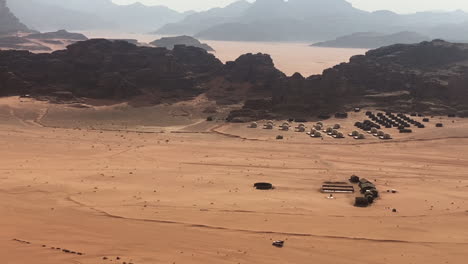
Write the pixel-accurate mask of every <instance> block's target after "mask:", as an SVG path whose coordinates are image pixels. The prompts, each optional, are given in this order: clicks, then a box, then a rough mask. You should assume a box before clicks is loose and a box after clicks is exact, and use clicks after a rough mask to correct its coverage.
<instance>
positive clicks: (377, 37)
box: [312, 31, 429, 49]
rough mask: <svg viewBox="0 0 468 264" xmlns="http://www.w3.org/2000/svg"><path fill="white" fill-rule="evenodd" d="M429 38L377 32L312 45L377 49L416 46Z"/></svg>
mask: <svg viewBox="0 0 468 264" xmlns="http://www.w3.org/2000/svg"><path fill="white" fill-rule="evenodd" d="M428 40H429V37H426V36H423V35H421V34H419V33H416V32H408V31H405V32H398V33H395V34H389V35H386V34H382V33H376V32H360V33H354V34H351V35H346V36H343V37H339V38H336V39H335V40H330V41H324V42H318V43H315V44H312V46H315V47H332V48H358V49H375V48H379V47H383V46H390V45H393V44H415V43H419V42H422V41H428Z"/></svg>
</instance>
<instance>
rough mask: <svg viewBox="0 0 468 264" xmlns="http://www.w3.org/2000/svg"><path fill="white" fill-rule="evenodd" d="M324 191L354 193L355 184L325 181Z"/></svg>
mask: <svg viewBox="0 0 468 264" xmlns="http://www.w3.org/2000/svg"><path fill="white" fill-rule="evenodd" d="M321 190H322V192H323V193H354V186H352V185H349V184H346V183H324V184H323V185H322V189H321Z"/></svg>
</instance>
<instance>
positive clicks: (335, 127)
mask: <svg viewBox="0 0 468 264" xmlns="http://www.w3.org/2000/svg"><path fill="white" fill-rule="evenodd" d="M340 128H341V125H340V124H335V125H334V126H333V129H340Z"/></svg>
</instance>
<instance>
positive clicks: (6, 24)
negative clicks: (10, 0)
mask: <svg viewBox="0 0 468 264" xmlns="http://www.w3.org/2000/svg"><path fill="white" fill-rule="evenodd" d="M18 31H24V32H26V31H29V29H28V28H27V27H26V26H25V25H24V24H22V23H21V22H20V21H19V19H18V18H17V17H16V16H15V15H13V13H11V11H10V9H9V8H8V7H7V3H6V0H0V34H7V33H14V32H18Z"/></svg>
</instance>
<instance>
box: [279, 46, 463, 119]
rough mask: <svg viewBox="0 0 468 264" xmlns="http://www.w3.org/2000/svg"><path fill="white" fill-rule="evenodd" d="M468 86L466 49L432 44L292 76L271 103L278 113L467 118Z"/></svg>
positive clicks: (356, 58) (397, 48) (389, 48)
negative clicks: (379, 111)
mask: <svg viewBox="0 0 468 264" xmlns="http://www.w3.org/2000/svg"><path fill="white" fill-rule="evenodd" d="M467 84H468V44H456V43H449V42H445V41H443V40H434V41H431V42H421V43H419V44H410V45H404V44H397V45H393V46H387V47H383V48H379V49H376V50H371V51H369V52H367V53H366V55H359V56H354V57H352V58H351V60H350V62H349V63H342V64H340V65H337V66H335V67H333V68H331V69H327V70H325V71H324V72H323V74H322V75H316V76H310V77H308V78H303V77H302V76H300V75H295V76H292V77H290V78H287V79H285V80H284V82H283V83H282V84H280V85H278V87H277V89H275V90H274V92H273V96H272V97H273V107H275V108H277V109H288V107H291V109H300V111H301V112H310V113H313V112H315V113H317V112H323V111H328V112H329V113H333V111H338V110H350V109H352V107H353V106H355V105H358V106H363V105H374V106H378V107H381V108H383V109H391V110H394V111H407V112H409V111H418V112H421V111H427V112H430V113H450V112H452V113H454V112H459V114H460V115H464V116H468V111H467V110H468V104H467V103H466V102H468V101H467V100H468V88H467V87H468V86H467ZM346 108H347V109H346Z"/></svg>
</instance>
